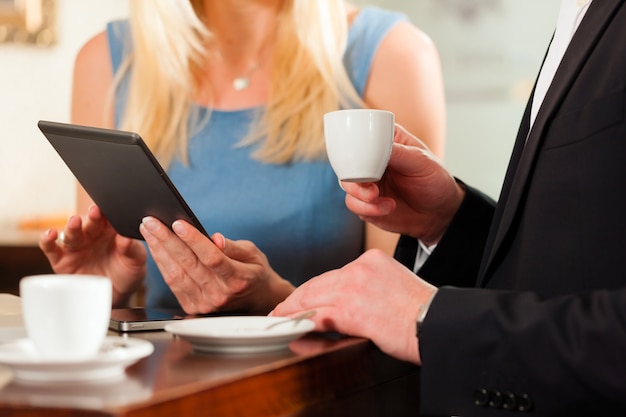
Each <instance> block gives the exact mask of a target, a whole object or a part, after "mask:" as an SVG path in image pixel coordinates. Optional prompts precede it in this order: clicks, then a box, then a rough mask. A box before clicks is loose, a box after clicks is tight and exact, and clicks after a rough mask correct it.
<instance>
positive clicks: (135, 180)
mask: <svg viewBox="0 0 626 417" xmlns="http://www.w3.org/2000/svg"><path fill="white" fill-rule="evenodd" d="M38 126H39V129H40V130H41V132H42V133H43V134H44V135H45V137H46V138H47V139H48V141H49V142H50V144H51V145H52V146H53V147H54V149H55V150H56V151H57V153H58V154H59V155H60V156H61V158H62V159H63V161H65V164H66V165H67V166H68V168H69V169H70V170H71V171H72V173H73V174H74V176H75V177H76V179H77V180H78V182H79V183H80V185H81V186H82V187H83V188H84V189H85V191H86V192H87V194H89V196H90V197H91V199H92V200H93V201H94V202H95V203H96V204H97V205H98V207H99V208H100V210H101V211H102V213H103V214H104V216H105V217H106V218H107V220H108V221H109V222H110V223H111V225H112V226H113V227H114V228H115V230H116V231H117V232H118V233H119V234H121V235H123V236H128V237H131V238H134V239H143V237H142V236H141V234H140V233H139V225H140V224H141V220H142V219H143V218H144V217H145V216H153V217H155V218H157V219H159V220H160V221H161V222H163V223H164V224H165V225H167V226H168V227H171V225H172V223H173V222H174V221H175V220H179V219H181V220H186V221H188V222H189V223H191V224H192V225H194V226H195V227H196V228H197V229H198V230H200V231H201V232H202V233H204V234H205V235H206V236H207V237H208V236H209V235H208V233H207V232H206V230H204V227H202V225H201V224H200V222H199V221H198V219H197V218H196V216H195V215H194V214H193V212H192V211H191V209H190V208H189V206H188V205H187V203H186V202H185V200H184V199H183V198H182V196H181V195H180V193H179V192H178V190H177V189H176V187H175V186H174V184H173V183H172V181H171V180H170V179H169V178H168V176H167V174H166V173H165V171H164V170H163V168H162V167H161V165H160V164H159V162H158V161H157V159H156V158H155V157H154V155H153V154H152V152H151V151H150V150H149V149H148V147H147V146H146V144H145V143H144V141H143V140H142V139H141V137H140V136H139V135H138V134H136V133H133V132H124V131H120V130H112V129H101V128H95V127H88V126H79V125H74V124H66V123H57V122H49V121H44V120H41V121H39V123H38Z"/></svg>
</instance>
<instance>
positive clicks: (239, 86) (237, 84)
mask: <svg viewBox="0 0 626 417" xmlns="http://www.w3.org/2000/svg"><path fill="white" fill-rule="evenodd" d="M248 87H250V79H249V78H247V77H237V78H235V79H234V80H233V88H234V89H235V91H241V90H245V89H246V88H248Z"/></svg>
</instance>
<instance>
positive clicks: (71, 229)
mask: <svg viewBox="0 0 626 417" xmlns="http://www.w3.org/2000/svg"><path fill="white" fill-rule="evenodd" d="M61 233H62V236H63V239H62V240H60V239H59V236H60V234H59V232H58V231H57V230H56V229H50V230H48V231H46V232H45V233H44V234H43V235H41V237H40V238H39V247H40V248H41V250H42V251H43V252H44V254H45V255H46V257H47V258H48V260H49V261H50V265H51V266H52V269H53V270H54V272H56V273H63V274H94V275H103V276H106V277H109V278H110V279H111V281H112V285H113V305H114V306H123V305H126V303H127V302H128V299H129V298H130V296H131V295H132V294H133V293H134V292H135V291H137V289H138V288H139V287H140V286H141V283H142V281H143V278H144V276H145V274H146V258H147V253H146V249H145V247H144V245H143V244H142V243H141V242H139V241H137V240H134V239H130V238H127V237H124V236H121V235H119V234H117V233H116V232H115V230H114V229H113V227H112V226H111V225H110V224H109V222H108V221H107V220H106V218H105V217H104V216H103V215H102V213H101V212H100V209H99V208H98V207H97V206H91V207H90V208H89V210H88V213H87V216H86V217H85V218H84V219H83V218H81V217H80V216H72V217H70V218H69V220H68V221H67V224H66V225H65V228H64V230H63V231H62V232H61Z"/></svg>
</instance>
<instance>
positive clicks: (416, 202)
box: [272, 0, 626, 416]
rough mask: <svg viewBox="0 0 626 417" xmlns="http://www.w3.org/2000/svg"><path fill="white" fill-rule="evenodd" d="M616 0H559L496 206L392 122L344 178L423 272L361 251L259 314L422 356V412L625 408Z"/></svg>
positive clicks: (621, 103) (621, 71)
mask: <svg viewBox="0 0 626 417" xmlns="http://www.w3.org/2000/svg"><path fill="white" fill-rule="evenodd" d="M624 3H625V1H624V0H595V1H593V2H592V3H591V2H588V1H580V0H562V5H561V11H560V14H559V22H558V25H557V30H556V32H555V36H554V39H553V41H552V43H551V46H550V48H549V51H548V54H547V56H546V60H545V62H544V64H543V66H542V69H541V72H540V76H539V78H538V81H537V83H536V86H535V89H534V91H533V96H532V97H531V100H530V101H529V104H528V107H527V109H526V112H525V114H524V117H523V120H522V123H521V126H520V129H519V133H518V137H517V141H516V145H515V147H514V150H513V155H512V157H511V161H510V164H509V168H508V171H507V174H506V178H505V181H504V185H503V189H502V192H501V195H500V198H499V201H498V204H497V206H496V207H495V210H494V206H493V203H492V202H491V201H490V200H489V199H488V198H487V197H485V196H483V195H481V194H480V193H479V192H478V191H476V190H474V189H473V188H471V187H469V186H467V185H464V184H463V183H461V182H460V181H455V179H454V178H453V177H452V176H451V175H450V174H449V173H448V172H447V171H445V169H444V168H443V167H442V166H441V165H440V164H439V163H438V162H437V161H436V160H435V159H434V158H432V155H431V154H430V153H429V152H428V150H426V149H425V147H424V146H423V145H422V144H421V143H419V141H417V140H416V139H415V138H412V137H411V136H410V135H409V134H408V133H406V132H405V131H403V130H402V129H398V130H397V131H396V138H395V141H396V143H395V144H394V149H393V154H392V158H391V160H390V162H389V168H388V170H387V172H386V174H385V177H384V178H383V179H382V180H381V182H380V183H378V184H348V183H344V184H343V186H344V188H345V190H346V192H347V194H348V195H347V197H346V204H347V206H348V207H349V208H350V209H351V210H352V211H354V212H355V213H357V214H359V215H360V216H361V217H362V218H363V219H365V220H367V221H369V222H371V223H374V224H376V225H378V226H380V227H383V228H385V229H387V230H391V231H395V232H401V233H402V234H403V237H402V239H401V241H400V243H399V245H398V248H397V251H396V257H397V258H398V259H399V260H400V261H402V263H404V264H405V265H406V266H408V268H411V269H413V268H415V270H417V271H418V275H419V277H421V278H423V279H425V280H428V281H429V282H430V283H427V282H426V281H423V280H421V279H416V278H415V275H414V274H413V273H412V271H411V270H410V269H408V268H406V267H405V266H402V265H400V264H399V263H398V262H396V261H394V260H393V259H391V258H389V257H386V256H384V255H383V254H382V253H380V252H368V253H366V254H364V255H363V256H361V257H360V258H359V259H357V260H356V261H354V262H353V263H351V264H349V265H347V266H345V267H344V268H342V269H340V270H337V271H331V272H328V273H326V274H323V275H321V276H319V277H317V278H314V279H313V280H311V281H309V282H307V283H305V284H304V285H302V286H301V287H300V288H298V289H296V291H295V292H294V293H292V295H291V296H289V297H288V298H287V299H286V300H285V301H284V302H283V303H281V304H279V305H278V306H277V307H276V308H275V310H274V311H273V313H272V314H274V315H290V314H293V313H295V312H297V311H300V310H308V309H316V310H317V314H316V316H315V317H314V320H315V322H316V324H317V328H318V329H319V330H336V331H340V332H343V333H346V334H350V335H355V336H363V337H368V338H370V339H372V340H373V341H374V343H376V344H377V345H378V346H379V347H380V348H381V349H382V350H383V351H385V352H387V353H389V354H391V355H393V356H396V357H398V358H401V359H404V360H410V361H413V362H415V363H418V364H421V365H422V370H421V378H422V380H421V393H420V403H421V408H422V409H421V410H420V411H421V412H422V413H423V414H425V415H433V414H434V415H462V416H473V415H480V416H491V415H493V416H497V415H509V410H517V411H530V412H533V413H534V414H535V415H541V416H544V415H546V416H547V415H549V416H553V415H568V416H572V415H585V416H592V415H593V416H600V415H602V416H604V415H626V263H625V262H624V260H625V258H626V193H625V192H624V190H625V185H626V123H625V120H626V94H625V93H626V5H625V4H624ZM428 252H431V253H430V255H429V256H428ZM416 254H417V256H416ZM424 255H426V256H427V259H426V261H425V262H424V263H423V265H422V262H423V259H424V258H426V256H424ZM431 284H433V285H431ZM446 285H448V286H446ZM450 285H453V286H454V287H451V286H450ZM463 286H476V287H478V288H462V287H463ZM437 287H439V288H437ZM416 322H417V338H416V337H415V333H416Z"/></svg>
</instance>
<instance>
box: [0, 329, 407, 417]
mask: <svg viewBox="0 0 626 417" xmlns="http://www.w3.org/2000/svg"><path fill="white" fill-rule="evenodd" d="M132 337H141V338H144V339H147V340H149V341H150V342H152V343H153V345H154V348H155V349H154V353H153V354H152V355H150V356H149V357H147V358H144V359H142V360H140V361H139V362H137V363H136V364H134V365H132V366H130V367H129V368H127V370H126V376H125V378H124V379H123V380H122V381H116V382H111V383H97V382H94V383H82V384H40V385H33V384H25V383H20V382H17V381H11V382H9V383H7V384H6V385H5V386H4V387H3V388H2V389H0V416H3V417H13V416H20V417H24V416H46V417H48V416H49V417H67V416H85V417H86V416H90V417H91V416H115V417H121V416H124V417H131V416H132V417H148V416H150V417H166V416H167V417H183V416H184V417H187V416H242V417H246V416H300V417H304V416H306V417H309V416H325V417H326V416H352V415H358V416H404V415H411V416H415V415H416V414H417V411H418V405H419V404H418V386H419V378H418V377H419V374H418V370H419V368H418V367H417V366H414V365H411V364H408V363H405V362H401V361H398V360H395V359H393V358H391V357H389V356H387V355H385V354H383V353H382V352H381V351H380V350H378V349H377V348H376V347H375V346H374V345H373V344H372V343H371V342H370V341H368V340H365V339H359V338H349V337H343V336H339V335H326V334H315V333H313V334H309V335H306V336H305V337H303V338H300V339H298V340H295V341H293V342H291V344H290V345H289V349H286V350H284V351H280V352H275V353H265V354H247V355H242V354H229V355H227V354H206V353H195V352H194V351H193V350H192V347H191V345H190V344H189V343H188V342H186V341H183V340H182V339H179V338H177V337H175V336H171V335H170V334H169V333H166V332H162V331H160V332H144V333H136V334H134V335H133V336H132Z"/></svg>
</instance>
